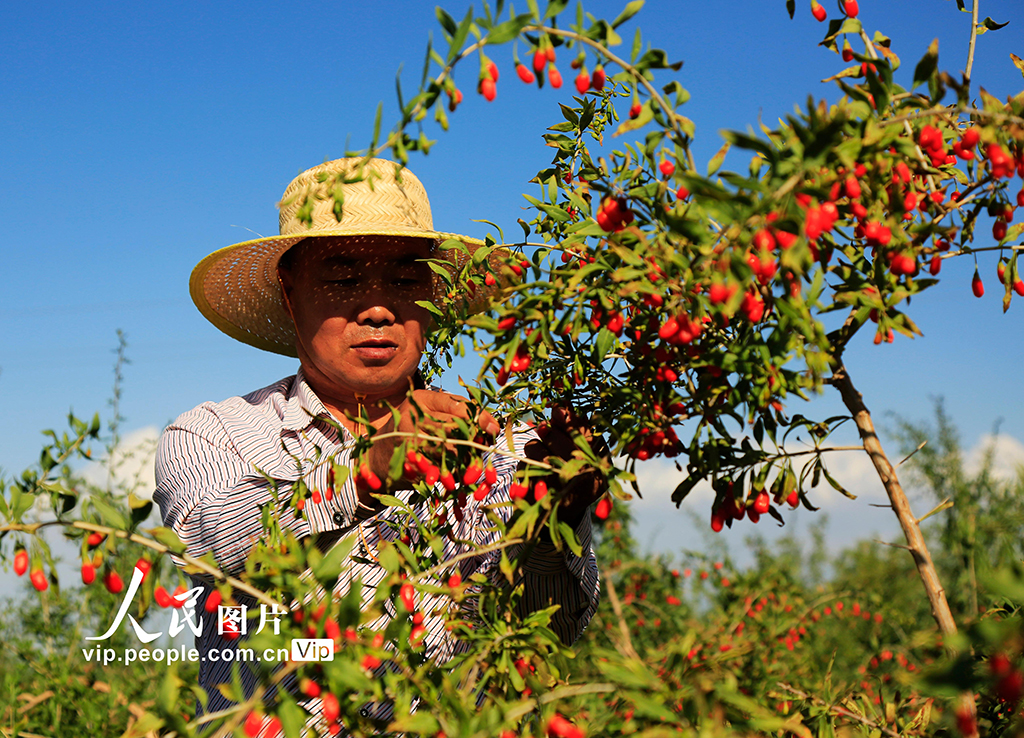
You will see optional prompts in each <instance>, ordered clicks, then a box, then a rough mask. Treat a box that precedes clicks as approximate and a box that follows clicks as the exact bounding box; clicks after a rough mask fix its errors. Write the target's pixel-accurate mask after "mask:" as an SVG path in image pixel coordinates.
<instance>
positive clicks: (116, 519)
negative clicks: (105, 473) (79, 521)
mask: <svg viewBox="0 0 1024 738" xmlns="http://www.w3.org/2000/svg"><path fill="white" fill-rule="evenodd" d="M89 501H90V502H92V504H93V506H94V507H95V508H96V511H97V512H98V513H99V514H100V517H101V518H102V519H103V522H104V523H106V524H107V525H109V526H110V527H111V528H118V529H120V530H127V528H128V519H127V518H126V517H125V516H124V514H123V513H122V512H121V511H120V510H118V509H117V508H116V507H114V506H113V505H111V504H110V503H109V502H107V501H106V500H104V499H102V498H101V497H91V498H89Z"/></svg>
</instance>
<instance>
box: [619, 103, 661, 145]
mask: <svg viewBox="0 0 1024 738" xmlns="http://www.w3.org/2000/svg"><path fill="white" fill-rule="evenodd" d="M652 120H654V110H653V109H652V108H651V101H650V100H648V101H647V102H645V103H644V104H643V106H642V107H641V108H640V115H638V116H637V117H636V118H626V119H625V120H624V121H622V123H620V124H619V127H618V128H616V129H615V133H614V134H612V135H613V136H621V135H622V134H623V133H628V132H630V131H635V130H637V129H638V128H643V127H644V126H645V125H647V124H648V123H650V122H651V121H652Z"/></svg>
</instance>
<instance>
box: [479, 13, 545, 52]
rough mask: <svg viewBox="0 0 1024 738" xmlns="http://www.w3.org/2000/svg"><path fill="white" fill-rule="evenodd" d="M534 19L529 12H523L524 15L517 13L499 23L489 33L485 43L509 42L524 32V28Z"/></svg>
mask: <svg viewBox="0 0 1024 738" xmlns="http://www.w3.org/2000/svg"><path fill="white" fill-rule="evenodd" d="M532 20H533V17H532V16H531V15H530V14H529V13H523V14H522V15H517V16H516V17H515V18H513V19H512V20H507V21H505V22H504V23H499V24H498V25H496V26H495V27H494V28H492V29H491V31H490V33H488V34H487V36H486V37H485V38H484V43H488V44H492V45H498V44H507V43H508V42H509V41H511V40H512V39H514V38H516V37H517V36H518V35H519V34H520V33H522V30H523V29H524V28H525V27H526V26H528V25H530V23H531V21H532Z"/></svg>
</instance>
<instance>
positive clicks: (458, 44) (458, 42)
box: [448, 8, 473, 64]
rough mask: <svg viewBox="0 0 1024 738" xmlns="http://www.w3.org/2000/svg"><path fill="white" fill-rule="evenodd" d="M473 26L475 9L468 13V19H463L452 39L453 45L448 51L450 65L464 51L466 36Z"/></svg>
mask: <svg viewBox="0 0 1024 738" xmlns="http://www.w3.org/2000/svg"><path fill="white" fill-rule="evenodd" d="M471 25H473V8H470V9H469V10H467V11H466V17H465V18H463V19H462V23H460V24H459V27H458V28H457V29H456V30H455V34H454V36H453V37H452V45H451V47H450V48H449V49H448V63H449V64H450V63H451V62H453V61H455V57H457V56H458V55H459V53H460V52H461V51H462V45H463V44H464V43H466V35H467V34H468V33H469V27H470V26H471Z"/></svg>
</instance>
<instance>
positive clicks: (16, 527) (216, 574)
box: [0, 520, 281, 606]
mask: <svg viewBox="0 0 1024 738" xmlns="http://www.w3.org/2000/svg"><path fill="white" fill-rule="evenodd" d="M51 525H60V526H64V527H66V528H78V529H79V530H87V531H89V532H91V533H103V534H105V535H110V536H115V537H116V538H124V539H125V540H128V541H132V542H133V543H138V544H139V545H141V546H145V547H147V548H150V549H152V550H154V551H156V552H157V553H161V554H170V555H171V556H177V557H178V558H180V559H181V560H182V561H184V562H185V563H186V564H189V565H191V566H194V567H196V568H197V569H199V570H200V571H203V572H205V573H206V574H209V575H210V576H212V577H213V578H214V579H216V580H217V581H221V582H226V583H227V584H230V585H231V586H232V587H233V588H234V589H237V590H238V591H240V592H245V593H246V594H248V595H251V596H252V597H255V598H256V599H257V600H259V601H260V602H263V603H264V604H267V605H274V606H280V604H281V603H279V602H274V600H272V599H270V598H269V597H268V596H267V595H266V594H264V593H263V591H262V590H259V589H256V587H253V586H252V585H251V584H246V583H245V582H243V581H241V580H240V579H235V578H234V577H232V576H228V575H227V574H225V573H224V572H222V571H221V570H220V569H218V568H217V567H216V566H213V565H212V564H207V563H206V562H205V561H202V560H201V559H197V558H195V557H193V556H189V555H188V554H187V553H184V552H182V553H175V552H174V551H172V550H171V549H170V548H169V547H167V546H165V545H164V544H162V543H160V542H159V541H154V540H153V539H151V538H145V537H144V536H140V535H139V534H138V533H129V532H128V531H125V530H118V529H117V528H111V527H109V526H106V525H97V524H96V523H88V522H86V521H84V520H75V521H71V522H69V521H66V520H48V521H45V522H42V523H14V524H11V525H4V526H0V533H4V532H7V531H19V532H21V533H28V534H29V535H35V532H36V531H37V530H39V529H40V528H48V527H50V526H51Z"/></svg>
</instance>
